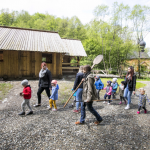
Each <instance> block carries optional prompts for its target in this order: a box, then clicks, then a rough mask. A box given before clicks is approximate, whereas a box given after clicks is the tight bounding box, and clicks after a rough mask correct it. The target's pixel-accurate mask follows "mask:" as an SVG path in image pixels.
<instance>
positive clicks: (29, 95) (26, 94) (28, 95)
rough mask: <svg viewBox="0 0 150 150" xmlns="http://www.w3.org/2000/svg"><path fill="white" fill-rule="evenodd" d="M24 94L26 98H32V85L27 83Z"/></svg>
mask: <svg viewBox="0 0 150 150" xmlns="http://www.w3.org/2000/svg"><path fill="white" fill-rule="evenodd" d="M22 93H23V94H24V96H23V97H24V99H30V98H31V87H30V85H27V86H26V87H24V89H23V92H22Z"/></svg>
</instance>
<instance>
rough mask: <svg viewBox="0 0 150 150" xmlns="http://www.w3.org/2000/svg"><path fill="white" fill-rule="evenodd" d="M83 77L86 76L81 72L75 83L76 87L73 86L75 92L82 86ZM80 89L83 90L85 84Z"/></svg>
mask: <svg viewBox="0 0 150 150" xmlns="http://www.w3.org/2000/svg"><path fill="white" fill-rule="evenodd" d="M83 75H84V74H83V73H81V72H79V73H77V75H76V79H75V82H74V86H73V90H75V89H76V88H77V87H78V85H79V84H80V82H81V80H82V79H83ZM79 88H83V83H82V84H81V85H80V87H79Z"/></svg>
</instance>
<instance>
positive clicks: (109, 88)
mask: <svg viewBox="0 0 150 150" xmlns="http://www.w3.org/2000/svg"><path fill="white" fill-rule="evenodd" d="M103 90H106V94H105V95H104V99H106V98H107V97H108V99H110V98H111V92H112V87H111V81H107V86H106V87H105V88H103ZM110 102H111V101H110V100H109V101H108V104H109V105H110ZM103 103H106V101H104V102H103Z"/></svg>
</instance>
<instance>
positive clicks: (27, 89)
mask: <svg viewBox="0 0 150 150" xmlns="http://www.w3.org/2000/svg"><path fill="white" fill-rule="evenodd" d="M21 85H22V86H23V87H24V89H23V92H22V93H20V96H23V97H24V101H23V103H22V104H21V107H22V112H21V113H19V114H18V115H25V106H26V105H27V106H28V107H29V109H30V111H29V112H28V113H27V115H31V114H33V111H32V108H31V106H30V98H31V87H30V85H28V80H26V79H25V80H23V81H22V82H21Z"/></svg>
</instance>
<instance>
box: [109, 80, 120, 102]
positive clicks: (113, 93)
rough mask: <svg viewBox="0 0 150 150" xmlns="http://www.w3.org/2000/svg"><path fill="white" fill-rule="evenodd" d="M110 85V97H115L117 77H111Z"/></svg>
mask: <svg viewBox="0 0 150 150" xmlns="http://www.w3.org/2000/svg"><path fill="white" fill-rule="evenodd" d="M111 86H112V99H115V98H116V91H117V88H118V83H117V78H113V82H112V83H111Z"/></svg>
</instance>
